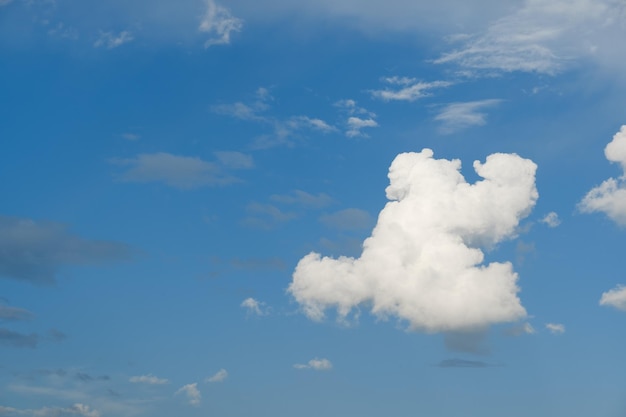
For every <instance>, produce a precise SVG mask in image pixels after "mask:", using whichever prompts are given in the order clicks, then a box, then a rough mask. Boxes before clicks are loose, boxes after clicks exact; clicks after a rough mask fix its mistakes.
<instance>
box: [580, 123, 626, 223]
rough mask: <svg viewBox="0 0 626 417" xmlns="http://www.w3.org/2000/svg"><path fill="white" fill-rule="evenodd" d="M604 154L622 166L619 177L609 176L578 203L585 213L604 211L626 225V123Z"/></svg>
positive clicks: (615, 220) (611, 217)
mask: <svg viewBox="0 0 626 417" xmlns="http://www.w3.org/2000/svg"><path fill="white" fill-rule="evenodd" d="M604 155H605V156H606V159H608V160H609V161H610V162H617V163H619V164H620V165H621V167H622V175H621V176H620V177H619V178H617V179H616V178H609V179H608V180H606V181H604V182H603V183H602V184H600V185H599V186H597V187H595V188H593V189H592V190H591V191H589V192H588V193H587V195H586V196H585V197H584V198H583V199H582V201H581V202H580V203H579V204H578V208H579V209H580V211H582V212H583V213H594V212H602V213H604V214H606V215H607V216H608V217H609V218H610V219H611V220H613V221H614V222H615V223H617V224H618V225H620V226H624V227H626V125H623V126H622V127H621V128H620V131H619V132H617V133H616V134H615V135H614V136H613V140H612V141H611V142H610V143H609V144H608V145H606V148H604Z"/></svg>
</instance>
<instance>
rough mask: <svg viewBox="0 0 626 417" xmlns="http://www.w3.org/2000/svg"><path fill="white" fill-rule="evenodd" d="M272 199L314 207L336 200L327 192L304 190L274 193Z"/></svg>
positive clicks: (327, 204)
mask: <svg viewBox="0 0 626 417" xmlns="http://www.w3.org/2000/svg"><path fill="white" fill-rule="evenodd" d="M270 200H272V201H275V202H278V203H283V204H298V205H300V206H303V207H305V208H312V209H319V208H322V207H326V206H329V205H330V204H332V203H333V201H334V200H333V199H332V198H331V197H330V196H329V195H328V194H326V193H317V194H311V193H307V192H306V191H302V190H293V191H292V193H291V194H272V195H271V196H270Z"/></svg>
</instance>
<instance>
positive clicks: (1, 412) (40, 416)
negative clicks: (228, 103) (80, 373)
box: [0, 403, 100, 417]
mask: <svg viewBox="0 0 626 417" xmlns="http://www.w3.org/2000/svg"><path fill="white" fill-rule="evenodd" d="M0 416H7V417H13V416H32V417H64V416H83V417H100V412H99V411H97V410H93V409H91V408H90V407H89V406H87V405H85V404H80V403H76V404H74V405H72V406H71V407H65V408H63V407H43V408H38V409H17V408H12V407H3V406H0Z"/></svg>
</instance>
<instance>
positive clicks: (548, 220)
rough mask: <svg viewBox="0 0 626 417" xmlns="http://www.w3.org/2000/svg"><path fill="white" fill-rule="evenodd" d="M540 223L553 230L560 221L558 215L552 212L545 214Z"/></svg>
mask: <svg viewBox="0 0 626 417" xmlns="http://www.w3.org/2000/svg"><path fill="white" fill-rule="evenodd" d="M541 223H543V224H546V225H547V226H548V227H551V228H554V227H557V226H559V225H560V224H561V219H559V215H558V214H556V213H555V212H554V211H551V212H550V213H548V214H546V215H545V217H544V218H543V219H541Z"/></svg>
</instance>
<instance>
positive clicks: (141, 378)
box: [128, 374, 169, 385]
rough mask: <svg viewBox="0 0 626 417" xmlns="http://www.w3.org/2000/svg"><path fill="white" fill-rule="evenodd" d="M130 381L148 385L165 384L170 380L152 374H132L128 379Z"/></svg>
mask: <svg viewBox="0 0 626 417" xmlns="http://www.w3.org/2000/svg"><path fill="white" fill-rule="evenodd" d="M128 381H129V382H132V383H134V384H148V385H164V384H167V383H168V382H169V381H168V380H167V379H165V378H158V377H156V376H154V375H152V374H148V375H138V376H131V377H130V378H129V379H128Z"/></svg>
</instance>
